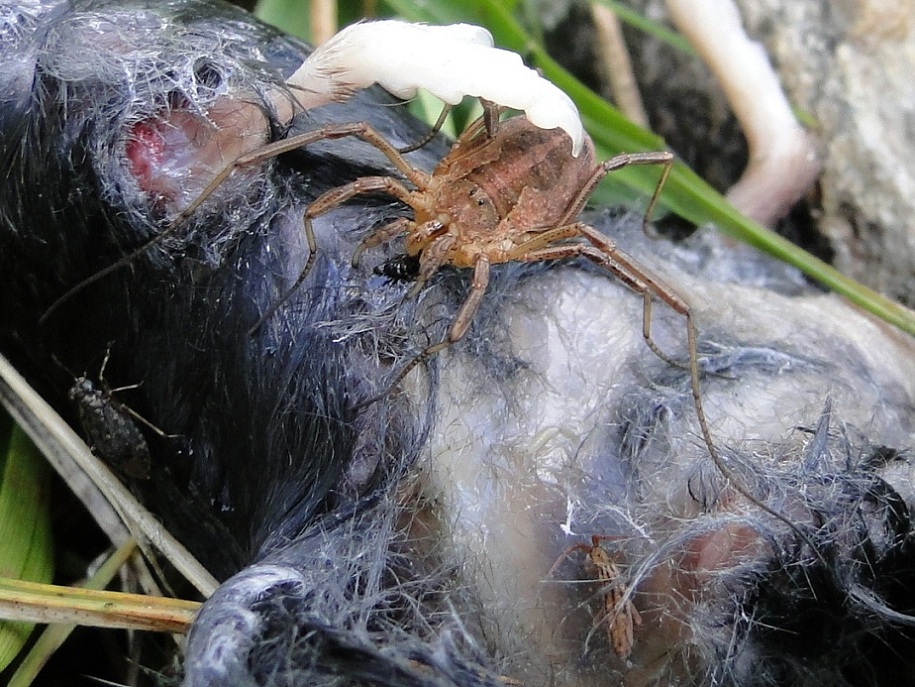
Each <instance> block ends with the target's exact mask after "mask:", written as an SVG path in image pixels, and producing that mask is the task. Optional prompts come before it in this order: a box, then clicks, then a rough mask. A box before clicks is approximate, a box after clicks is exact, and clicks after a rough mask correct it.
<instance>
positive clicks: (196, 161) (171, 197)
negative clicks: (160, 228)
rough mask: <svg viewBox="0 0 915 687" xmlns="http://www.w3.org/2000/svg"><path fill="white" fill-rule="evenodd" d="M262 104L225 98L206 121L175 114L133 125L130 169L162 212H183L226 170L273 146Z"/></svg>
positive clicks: (192, 115) (128, 153) (127, 149)
mask: <svg viewBox="0 0 915 687" xmlns="http://www.w3.org/2000/svg"><path fill="white" fill-rule="evenodd" d="M267 132H268V125H267V120H266V117H265V116H264V114H263V112H262V111H261V109H260V108H259V107H257V106H256V105H254V104H252V103H250V102H245V101H242V100H239V99H237V98H230V97H228V96H223V97H222V98H220V99H219V100H218V101H217V102H216V103H215V104H214V105H213V107H212V108H210V110H209V111H208V112H207V115H206V116H203V115H201V114H198V113H196V112H190V111H187V110H181V109H173V110H169V111H167V112H163V114H162V116H161V117H157V118H154V119H145V120H142V121H139V122H136V123H135V124H134V125H133V126H131V128H130V131H129V133H128V135H127V141H126V143H125V147H124V152H125V155H126V157H127V167H128V170H129V172H130V174H131V175H132V176H133V177H134V179H136V181H137V185H138V186H139V188H140V189H141V190H142V191H144V192H145V193H146V194H147V195H148V196H149V200H150V203H151V204H152V206H153V207H154V208H155V210H156V211H157V212H162V213H167V214H172V213H175V212H180V211H181V210H183V209H184V208H186V207H187V206H188V205H189V204H190V203H192V202H193V201H194V199H195V198H197V196H198V195H200V193H201V192H202V191H203V190H204V189H205V188H206V187H207V185H208V184H209V183H210V182H211V181H212V180H213V178H214V177H215V176H216V175H217V174H219V172H220V171H222V169H223V168H225V167H226V165H229V164H231V163H232V162H233V161H234V160H236V159H237V158H238V157H239V156H240V155H243V154H245V153H249V152H251V151H254V150H257V149H258V148H259V147H261V146H263V145H265V144H266V143H267Z"/></svg>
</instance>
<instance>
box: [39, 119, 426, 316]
mask: <svg viewBox="0 0 915 687" xmlns="http://www.w3.org/2000/svg"><path fill="white" fill-rule="evenodd" d="M347 136H355V137H357V138H360V139H362V140H363V141H365V142H366V143H368V144H369V145H372V146H374V147H375V148H377V149H378V150H380V151H381V152H382V153H384V155H385V156H387V158H388V159H389V160H390V161H391V163H392V164H393V165H394V166H395V167H396V168H397V170H398V171H399V172H400V173H401V174H403V175H404V176H405V177H406V178H407V179H408V180H409V181H410V183H412V184H414V185H415V186H417V187H419V188H425V187H426V185H427V184H428V182H429V175H428V174H426V173H425V172H423V171H421V170H418V169H416V168H414V167H413V166H411V165H410V163H409V162H407V160H406V158H404V156H403V155H401V153H400V152H398V150H397V148H396V147H394V146H393V145H392V144H391V143H390V142H389V141H388V140H387V139H385V137H384V136H382V135H381V134H380V133H378V132H377V131H376V130H375V129H374V128H373V127H372V126H371V125H370V124H368V123H367V122H355V123H351V124H328V125H326V126H322V127H320V128H319V129H315V130H314V131H308V132H306V133H303V134H299V135H297V136H292V137H291V138H286V139H283V140H281V141H275V142H274V143H268V144H267V145H265V146H263V147H261V148H258V149H257V150H255V151H252V152H250V153H247V154H245V155H242V156H240V157H238V158H236V159H235V160H234V161H233V162H230V163H229V164H228V165H226V166H225V167H223V168H222V170H221V171H220V172H219V174H217V175H216V176H215V177H213V180H212V181H211V182H210V183H209V184H207V186H206V188H204V189H203V191H201V192H200V195H198V196H197V197H196V198H195V199H194V200H193V202H192V203H191V204H190V205H188V206H187V207H186V208H185V209H184V210H182V211H181V212H180V213H179V214H178V216H177V217H175V219H174V220H172V221H171V222H169V224H168V225H167V226H166V227H165V228H164V229H163V230H162V231H161V232H159V233H158V234H157V235H156V236H155V237H154V238H152V239H151V240H150V241H147V242H146V243H145V244H143V245H142V246H140V247H139V248H137V249H136V250H134V251H133V252H131V253H128V254H127V255H125V256H124V257H122V258H120V259H118V260H116V261H115V262H113V263H112V264H110V265H108V267H105V268H103V269H101V270H99V271H98V272H96V273H95V274H93V275H91V276H89V277H87V278H86V279H84V280H82V281H81V282H79V283H78V284H76V285H75V286H73V287H71V288H70V289H69V290H68V291H67V292H66V293H65V294H63V295H62V296H61V297H60V298H58V299H57V300H56V301H54V302H53V303H52V304H51V306H50V307H49V308H48V309H47V310H46V311H45V312H44V314H43V315H42V316H41V318H40V319H39V324H43V323H44V322H46V321H47V319H48V318H49V317H50V316H51V315H52V314H53V313H54V312H55V311H56V310H57V309H58V308H59V307H60V306H61V305H63V304H64V303H65V302H66V301H68V300H69V299H70V298H72V297H73V296H75V295H76V294H77V293H79V292H80V291H82V290H83V289H85V288H86V287H87V286H89V285H91V284H94V283H95V282H96V281H98V280H99V279H102V278H103V277H105V276H107V275H109V274H111V273H112V272H114V271H115V270H118V269H120V268H121V267H125V266H127V265H129V264H130V263H131V262H133V261H134V260H135V259H136V258H138V257H140V256H141V255H143V253H145V252H146V251H148V250H150V249H151V248H153V247H155V246H157V245H158V244H160V243H162V242H163V241H165V239H167V238H168V237H169V236H171V235H173V234H174V233H175V232H176V231H177V230H178V229H179V228H180V227H181V226H182V225H183V224H184V223H185V222H187V220H188V219H190V217H191V215H193V214H194V213H195V212H196V211H197V210H198V209H199V208H200V206H201V205H203V203H204V202H206V200H207V198H209V197H210V196H211V195H212V194H213V193H214V192H215V191H216V189H218V188H219V187H220V186H221V185H222V184H223V183H224V182H225V181H226V179H228V178H229V176H230V175H231V174H232V172H234V171H235V170H236V169H238V168H240V167H246V166H248V165H253V164H257V163H260V162H264V161H266V160H269V159H271V158H274V157H277V156H278V155H283V154H284V153H288V152H291V151H293V150H295V149H297V148H302V147H304V146H307V145H311V144H312V143H317V142H319V141H324V140H334V139H338V138H346V137H347ZM305 237H306V239H307V241H308V248H309V251H310V255H309V260H310V263H311V262H313V259H312V258H311V256H313V255H314V254H315V252H316V250H317V244H316V243H315V240H314V233H313V232H312V231H311V228H310V227H306V228H305ZM309 266H310V265H309Z"/></svg>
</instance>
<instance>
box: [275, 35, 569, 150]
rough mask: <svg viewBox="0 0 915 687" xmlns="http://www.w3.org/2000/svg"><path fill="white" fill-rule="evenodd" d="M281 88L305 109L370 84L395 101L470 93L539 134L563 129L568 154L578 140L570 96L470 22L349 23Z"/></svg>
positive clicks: (453, 98)
mask: <svg viewBox="0 0 915 687" xmlns="http://www.w3.org/2000/svg"><path fill="white" fill-rule="evenodd" d="M287 83H288V84H289V85H290V86H292V87H293V88H294V92H295V93H296V99H297V100H298V101H299V103H300V104H301V105H302V107H305V108H310V107H315V106H317V105H321V104H324V103H326V102H329V101H331V100H340V99H343V98H347V97H349V95H351V94H352V92H353V91H354V90H356V89H359V88H366V87H368V86H371V85H372V84H376V83H377V84H378V85H380V86H382V87H383V88H385V89H387V90H388V91H390V92H391V93H393V94H394V95H397V96H399V97H401V98H412V97H413V96H415V95H416V91H417V90H418V89H420V88H423V89H425V90H427V91H429V92H430V93H432V95H434V96H436V97H437V98H439V99H441V100H443V101H444V102H446V103H449V104H451V105H455V104H457V103H459V102H460V101H461V99H462V98H463V97H464V96H466V95H470V96H475V97H478V98H485V99H486V100H491V101H492V102H494V103H496V104H498V105H504V106H506V107H510V108H513V109H515V110H521V111H523V112H524V113H525V114H526V115H527V118H528V119H529V120H530V121H531V123H533V124H534V125H535V126H538V127H540V128H542V129H554V128H557V127H559V128H561V129H563V130H564V131H565V132H566V133H568V134H569V137H570V138H571V139H572V155H573V156H576V157H577V156H578V153H579V152H580V151H581V147H582V144H583V142H584V129H583V128H582V124H581V117H580V115H579V114H578V109H577V108H576V107H575V104H574V103H573V102H572V99H571V98H569V96H568V95H566V94H565V93H564V92H563V91H562V90H560V89H559V88H558V87H557V86H555V85H554V84H553V83H551V82H549V81H547V80H546V79H544V78H543V77H542V76H540V75H539V74H538V73H537V72H536V71H534V70H533V69H531V68H529V67H526V66H525V65H524V62H523V61H522V60H521V56H520V55H518V54H517V53H513V52H510V51H508V50H501V49H499V48H495V47H493V40H492V36H491V35H490V33H489V31H487V30H486V29H484V28H481V27H479V26H473V25H471V24H452V25H450V26H430V25H427V24H410V23H408V22H403V21H398V20H394V19H391V20H384V21H375V22H363V23H359V24H353V25H351V26H348V27H347V28H345V29H343V30H342V31H341V32H340V33H338V34H336V35H335V36H334V37H333V38H331V39H330V40H329V41H327V42H326V43H325V44H324V45H322V46H321V47H319V48H318V49H316V50H315V51H314V52H313V53H312V54H311V56H310V57H309V58H308V59H307V60H305V62H303V63H302V66H301V67H299V68H298V69H297V70H296V72H295V73H294V74H293V75H292V76H291V77H289V80H288V82H287Z"/></svg>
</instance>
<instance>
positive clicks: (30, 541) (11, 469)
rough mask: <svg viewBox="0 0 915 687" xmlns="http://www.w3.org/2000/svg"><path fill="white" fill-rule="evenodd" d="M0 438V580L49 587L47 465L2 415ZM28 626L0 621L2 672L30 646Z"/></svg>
mask: <svg viewBox="0 0 915 687" xmlns="http://www.w3.org/2000/svg"><path fill="white" fill-rule="evenodd" d="M0 435H3V436H4V438H5V439H6V440H5V441H2V442H0V443H2V447H0V479H2V482H0V576H3V577H15V578H17V579H21V580H31V581H35V582H49V581H50V580H51V577H52V575H53V542H52V538H51V523H50V515H49V502H48V500H49V499H48V484H49V482H48V478H49V472H48V469H47V464H46V463H45V461H44V459H43V458H42V457H41V454H40V453H39V452H38V450H37V449H36V448H35V446H34V444H32V442H31V441H29V439H28V437H26V435H25V433H24V432H23V431H22V430H21V429H19V428H18V427H14V426H12V424H11V423H10V421H9V419H8V417H7V416H6V415H5V414H3V417H2V420H0ZM33 627H34V625H33V624H32V623H24V622H11V621H0V670H3V669H4V668H6V666H8V665H9V664H10V663H11V662H12V661H13V660H14V659H15V658H16V656H17V655H18V654H19V652H20V650H21V649H22V647H23V645H24V644H25V642H26V641H27V640H28V637H29V635H30V634H31V632H32V629H33Z"/></svg>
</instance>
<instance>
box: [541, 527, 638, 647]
mask: <svg viewBox="0 0 915 687" xmlns="http://www.w3.org/2000/svg"><path fill="white" fill-rule="evenodd" d="M602 539H612V537H610V536H606V535H600V534H595V535H592V536H591V543H590V544H585V543H583V542H578V543H577V544H572V545H571V546H568V547H566V549H565V550H564V551H563V552H562V553H561V554H559V558H557V559H556V562H555V563H553V567H552V568H550V571H549V572H548V573H547V577H548V578H549V577H552V575H553V573H554V572H555V571H556V568H558V567H559V564H560V563H562V561H564V560H565V559H566V558H568V557H569V556H570V555H572V554H573V553H575V552H576V551H583V552H584V553H585V554H586V555H587V556H588V562H589V563H590V564H591V565H592V566H593V567H594V570H595V571H596V573H597V581H598V582H599V583H600V584H601V585H602V589H601V593H602V594H603V599H604V603H603V609H602V611H601V613H600V615H598V616H597V618H595V620H594V624H595V626H597V625H598V624H600V623H605V624H606V631H607V642H608V643H609V644H610V647H611V648H612V649H613V651H615V652H616V655H617V656H619V657H620V658H621V659H623V660H626V659H627V658H629V654H631V653H632V645H633V642H634V633H635V627H636V626H638V625H641V624H642V616H641V615H639V612H638V610H636V607H635V605H634V604H633V603H632V601H631V600H629V599H628V598H627V591H626V584H625V582H624V580H623V576H622V573H620V570H619V568H617V567H616V563H614V562H613V558H612V557H611V555H610V553H608V552H607V550H606V549H605V548H604V547H603V546H601V545H600V542H601V540H602Z"/></svg>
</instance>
